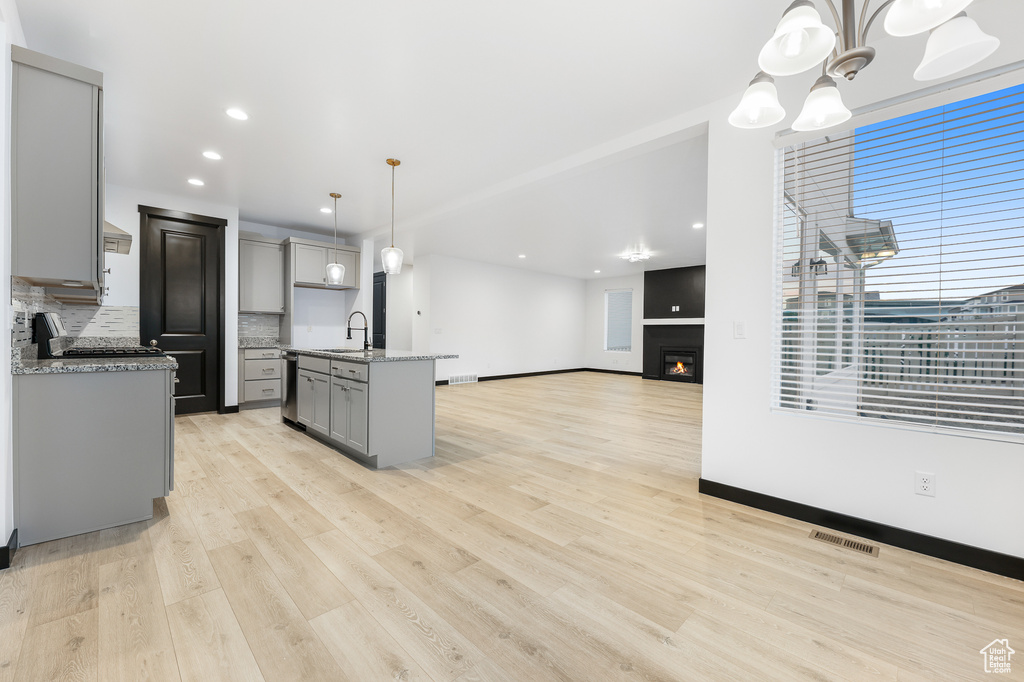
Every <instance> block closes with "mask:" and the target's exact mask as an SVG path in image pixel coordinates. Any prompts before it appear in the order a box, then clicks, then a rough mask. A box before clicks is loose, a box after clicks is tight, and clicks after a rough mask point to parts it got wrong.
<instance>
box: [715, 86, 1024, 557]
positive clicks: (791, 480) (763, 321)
mask: <svg viewBox="0 0 1024 682" xmlns="http://www.w3.org/2000/svg"><path fill="white" fill-rule="evenodd" d="M858 84H860V81H858ZM861 85H862V86H866V85H867V83H864V84H861ZM889 87H892V88H893V89H897V85H896V84H891V85H890V86H889ZM910 89H911V88H910V87H908V88H907V90H904V91H909V90H910ZM946 96H947V97H948V99H947V100H946V101H955V100H956V99H959V97H956V96H955V93H952V94H949V95H946ZM733 106H735V100H733V99H730V100H729V101H723V102H719V103H718V104H717V105H714V106H712V107H710V108H709V109H710V111H709V112H708V116H709V121H710V124H709V141H708V144H709V147H708V159H709V161H708V215H707V218H708V220H707V224H708V227H707V229H708V235H707V299H706V301H707V312H706V317H705V319H706V326H705V365H704V428H703V454H702V466H701V476H702V477H703V478H705V479H708V480H710V481H715V482H718V483H724V484H728V485H731V486H736V487H739V488H744V489H747V490H752V491H756V492H759V493H763V494H766V495H772V496H775V497H779V498H782V499H786V500H791V501H794V502H799V503H802V504H806V505H811V506H814V507H818V508H822V509H827V510H831V511H835V512H839V513H842V514H848V515H851V516H854V517H859V518H862V519H867V520H870V521H874V522H877V523H881V524H886V525H890V526H895V527H898V528H902V529H906V530H910V531H913V532H917V533H922V534H925V535H929V536H933V537H937V538H942V539H946V540H951V541H955V542H960V543H964V544H967V545H972V546H975V547H980V548H983V549H988V550H992V551H995V552H1001V553H1004V554H1008V555H1011V556H1016V557H1024V495H1021V494H1020V482H1021V481H1024V457H1021V446H1020V444H1015V443H1009V442H1001V441H996V440H985V439H981V438H969V437H963V436H956V435H949V434H940V433H929V432H923V431H919V430H911V429H904V428H894V427H891V426H884V425H881V424H865V423H850V422H841V421H832V420H828V419H825V418H820V417H812V416H809V415H808V414H807V413H801V412H792V413H789V412H783V411H772V410H771V409H770V405H771V403H772V395H771V390H772V389H771V386H772V383H771V375H772V330H773V309H774V307H773V301H772V295H773V292H774V290H775V289H774V286H773V278H772V271H773V261H774V259H773V224H772V222H773V194H774V181H775V178H774V172H775V170H774V148H773V145H772V134H771V133H772V131H771V130H768V131H764V130H753V131H752V130H740V129H737V128H733V127H732V126H730V125H729V124H728V123H727V121H726V117H727V116H728V114H729V111H730V109H731V108H732V107H733ZM737 273H742V276H738V275H737ZM734 321H742V322H745V323H746V337H747V338H745V339H735V338H733V333H732V330H733V322H734ZM738 427H739V428H738ZM915 471H925V472H929V473H933V474H935V476H936V484H937V486H936V488H937V495H936V496H935V497H923V496H920V495H915V494H914V472H915Z"/></svg>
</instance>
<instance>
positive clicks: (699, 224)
mask: <svg viewBox="0 0 1024 682" xmlns="http://www.w3.org/2000/svg"><path fill="white" fill-rule="evenodd" d="M702 227H704V223H694V224H693V229H695V230H699V229H700V228H702Z"/></svg>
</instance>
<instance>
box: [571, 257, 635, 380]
mask: <svg viewBox="0 0 1024 682" xmlns="http://www.w3.org/2000/svg"><path fill="white" fill-rule="evenodd" d="M586 286H587V312H586V320H587V322H586V324H587V328H586V338H585V344H586V345H585V347H584V352H583V359H584V362H583V366H584V367H590V368H593V369H610V370H615V371H619V372H642V371H643V364H644V358H643V356H644V276H643V273H640V274H636V275H630V276H629V277H608V278H605V279H590V280H587V285H586ZM621 289H632V290H633V349H632V350H631V351H629V352H628V353H627V352H622V351H606V350H605V349H604V340H605V339H604V334H605V319H604V317H605V292H606V291H612V290H621Z"/></svg>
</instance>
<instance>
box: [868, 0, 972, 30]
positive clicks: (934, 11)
mask: <svg viewBox="0 0 1024 682" xmlns="http://www.w3.org/2000/svg"><path fill="white" fill-rule="evenodd" d="M971 2H972V0H896V1H895V2H894V3H893V4H892V6H890V7H889V12H888V13H887V14H886V15H885V32H886V33H888V34H889V35H891V36H912V35H916V34H918V33H924V32H925V31H928V30H931V29H933V28H935V27H936V26H938V25H939V24H942V23H945V22H947V21H949V20H950V19H952V18H953V17H955V16H956V15H957V14H959V13H960V12H962V11H964V10H965V9H967V6H968V5H970V4H971Z"/></svg>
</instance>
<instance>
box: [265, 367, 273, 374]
mask: <svg viewBox="0 0 1024 682" xmlns="http://www.w3.org/2000/svg"><path fill="white" fill-rule="evenodd" d="M263 373H264V374H273V373H274V368H273V367H264V368H263Z"/></svg>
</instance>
